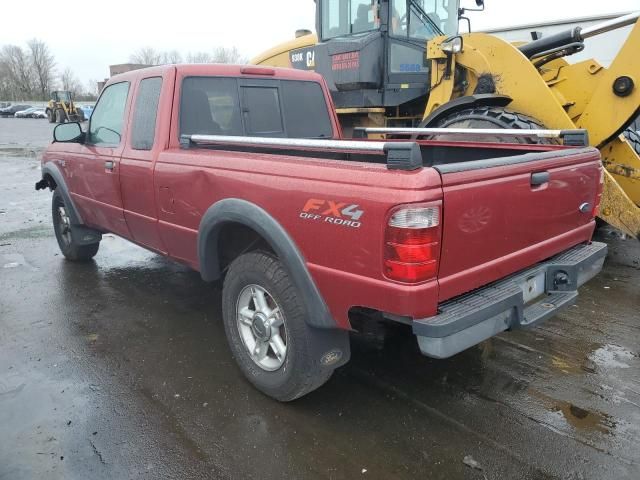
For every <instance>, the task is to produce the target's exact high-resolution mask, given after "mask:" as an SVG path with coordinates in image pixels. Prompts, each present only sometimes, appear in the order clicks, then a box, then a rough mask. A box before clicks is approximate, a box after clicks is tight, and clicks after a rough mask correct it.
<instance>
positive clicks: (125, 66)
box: [109, 63, 151, 77]
mask: <svg viewBox="0 0 640 480" xmlns="http://www.w3.org/2000/svg"><path fill="white" fill-rule="evenodd" d="M150 66H151V65H142V64H140V63H120V64H118V65H109V75H110V76H111V77H113V76H114V75H120V74H121V73H125V72H130V71H132V70H140V69H141V68H147V67H150Z"/></svg>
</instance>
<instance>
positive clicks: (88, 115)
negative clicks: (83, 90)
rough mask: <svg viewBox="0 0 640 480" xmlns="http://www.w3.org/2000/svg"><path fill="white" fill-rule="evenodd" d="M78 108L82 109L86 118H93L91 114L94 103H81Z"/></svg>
mask: <svg viewBox="0 0 640 480" xmlns="http://www.w3.org/2000/svg"><path fill="white" fill-rule="evenodd" d="M78 108H79V109H80V110H82V113H83V114H84V119H85V120H89V119H90V118H91V114H92V113H93V105H80V106H79V107H78Z"/></svg>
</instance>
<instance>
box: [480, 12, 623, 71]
mask: <svg viewBox="0 0 640 480" xmlns="http://www.w3.org/2000/svg"><path fill="white" fill-rule="evenodd" d="M627 13H629V12H622V13H617V14H611V15H601V16H593V17H582V18H574V19H568V20H561V21H555V22H547V23H538V24H528V25H517V26H513V27H510V28H508V29H507V28H501V29H490V30H485V32H486V33H491V34H494V35H497V36H499V37H501V38H504V39H505V40H508V41H510V42H516V41H524V42H530V41H531V32H540V33H542V34H543V36H548V35H551V34H553V33H558V32H561V31H563V30H569V29H570V28H573V27H577V26H580V27H590V26H592V25H595V24H597V23H601V22H604V21H606V20H610V19H612V18H616V17H621V16H623V15H626V14H627ZM631 28H632V27H624V28H621V29H618V30H614V31H612V32H607V33H603V34H602V35H598V36H596V37H593V38H588V39H587V40H585V49H584V50H583V51H582V52H580V53H576V54H575V55H572V56H570V57H565V58H566V59H567V60H568V61H569V62H571V63H575V62H579V61H582V60H587V59H589V58H595V59H596V60H597V61H598V62H600V63H601V64H602V65H604V66H605V67H607V66H609V65H610V64H611V62H612V61H613V59H614V58H615V56H616V54H617V53H618V51H619V50H620V47H622V44H623V43H624V41H625V40H626V39H627V37H628V35H629V32H630V31H631Z"/></svg>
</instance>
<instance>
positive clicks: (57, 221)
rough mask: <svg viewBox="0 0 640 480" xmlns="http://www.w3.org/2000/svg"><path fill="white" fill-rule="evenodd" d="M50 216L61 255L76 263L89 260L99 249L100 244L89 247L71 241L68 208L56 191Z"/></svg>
mask: <svg viewBox="0 0 640 480" xmlns="http://www.w3.org/2000/svg"><path fill="white" fill-rule="evenodd" d="M51 205H52V216H53V230H54V232H55V234H56V240H57V241H58V246H59V247H60V251H61V252H62V254H63V255H64V256H65V257H66V258H67V259H68V260H73V261H78V262H83V261H87V260H91V259H92V258H93V257H94V256H95V255H96V253H98V248H100V243H99V242H98V243H92V244H90V245H78V244H77V243H76V242H75V240H74V239H73V235H72V229H73V225H72V224H71V218H70V217H69V211H68V206H67V205H66V204H65V202H64V198H63V197H62V194H61V193H60V192H59V191H58V190H54V191H53V199H52V202H51Z"/></svg>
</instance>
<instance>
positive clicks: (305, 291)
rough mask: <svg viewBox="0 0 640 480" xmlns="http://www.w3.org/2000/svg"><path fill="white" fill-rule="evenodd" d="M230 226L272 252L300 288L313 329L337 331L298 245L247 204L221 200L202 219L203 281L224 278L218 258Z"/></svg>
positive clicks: (200, 236)
mask: <svg viewBox="0 0 640 480" xmlns="http://www.w3.org/2000/svg"><path fill="white" fill-rule="evenodd" d="M229 223H238V224H241V225H244V226H246V227H249V228H251V229H252V230H254V231H255V232H256V233H258V234H259V235H260V236H261V237H262V238H263V239H264V240H265V241H266V242H267V243H268V244H269V245H270V246H271V248H273V250H274V251H275V252H276V254H277V255H278V257H279V258H280V259H281V260H282V262H283V263H284V264H285V267H286V268H287V269H288V271H289V273H290V274H291V277H292V280H293V282H294V284H295V285H296V286H297V287H298V291H299V292H300V295H301V296H302V300H303V302H304V304H305V306H306V310H307V317H306V319H307V323H308V324H309V325H310V326H313V327H317V328H325V329H326V328H336V322H335V320H334V319H333V317H332V316H331V313H330V312H329V308H328V307H327V304H326V303H325V301H324V299H323V298H322V295H321V294H320V291H319V290H318V288H317V287H316V284H315V283H314V281H313V279H312V278H311V275H310V274H309V271H308V270H307V267H306V264H305V261H304V258H303V256H302V254H301V253H300V250H299V249H298V247H297V246H296V244H295V243H294V242H293V240H292V239H291V237H289V235H288V234H287V232H286V231H285V229H284V228H283V227H282V225H280V224H279V223H278V222H277V221H276V220H275V219H274V218H273V217H272V216H271V215H269V213H267V212H266V211H265V210H264V209H263V208H261V207H259V206H258V205H256V204H254V203H251V202H248V201H246V200H241V199H238V198H227V199H224V200H220V201H218V202H216V203H214V204H213V205H211V206H210V207H209V208H208V209H207V211H206V212H205V214H204V215H203V216H202V219H201V220H200V227H199V229H198V262H199V266H200V275H201V276H202V279H203V280H204V281H207V282H212V281H214V280H218V279H219V278H220V277H221V276H222V272H221V271H220V259H219V257H218V236H219V234H220V231H221V229H222V228H223V227H224V225H225V224H229Z"/></svg>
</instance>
